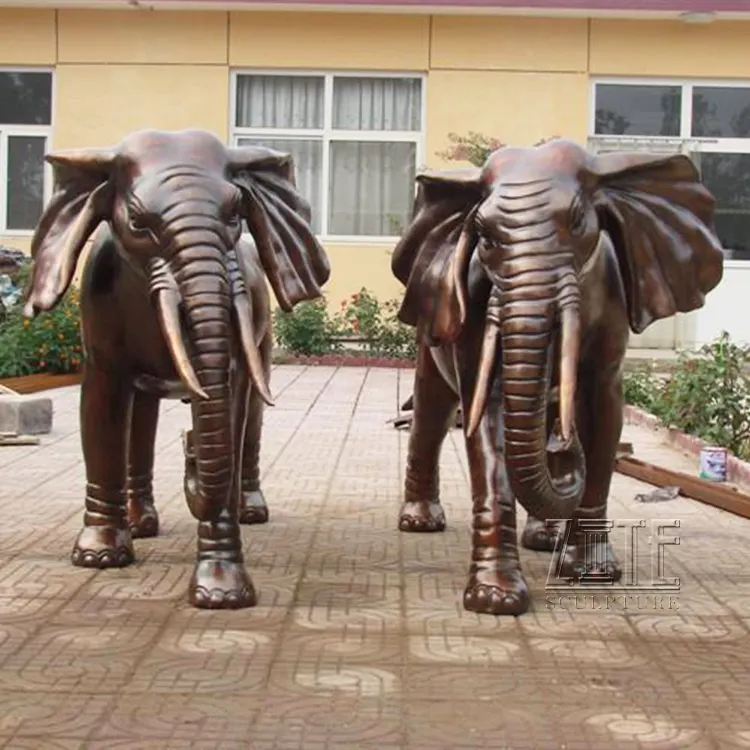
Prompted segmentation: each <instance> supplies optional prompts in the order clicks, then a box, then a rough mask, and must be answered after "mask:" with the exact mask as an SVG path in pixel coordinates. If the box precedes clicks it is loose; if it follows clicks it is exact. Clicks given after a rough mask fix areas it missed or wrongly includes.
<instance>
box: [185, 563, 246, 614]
mask: <svg viewBox="0 0 750 750" xmlns="http://www.w3.org/2000/svg"><path fill="white" fill-rule="evenodd" d="M188 591H189V593H188V598H189V600H190V604H192V605H193V606H194V607H198V608H199V609H245V608H246V607H254V606H255V604H256V601H257V597H256V595H255V588H254V587H253V584H252V581H251V580H250V576H249V575H248V574H247V570H246V569H245V565H244V563H242V562H230V561H227V560H199V561H198V563H197V564H196V566H195V570H194V571H193V577H192V579H191V581H190V587H189V589H188Z"/></svg>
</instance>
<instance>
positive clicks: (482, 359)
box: [466, 294, 500, 438]
mask: <svg viewBox="0 0 750 750" xmlns="http://www.w3.org/2000/svg"><path fill="white" fill-rule="evenodd" d="M498 308H499V301H498V300H497V299H496V298H495V296H494V294H493V295H492V296H491V297H490V300H489V302H488V305H487V316H486V323H485V327H484V339H483V340H482V350H481V354H480V355H479V372H478V373H477V380H476V383H475V385H474V396H473V398H472V399H471V408H470V410H469V419H468V421H467V426H466V437H467V438H470V437H472V435H474V433H475V432H476V429H477V427H479V422H480V420H481V419H482V414H483V413H484V409H485V406H486V405H487V398H488V397H489V391H490V380H491V379H492V370H493V368H494V365H495V362H496V359H497V342H498V339H499V338H500V321H499V318H498Z"/></svg>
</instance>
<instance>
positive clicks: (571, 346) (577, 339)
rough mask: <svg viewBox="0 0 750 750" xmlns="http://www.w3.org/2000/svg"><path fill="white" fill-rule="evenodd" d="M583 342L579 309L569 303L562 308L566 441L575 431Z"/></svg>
mask: <svg viewBox="0 0 750 750" xmlns="http://www.w3.org/2000/svg"><path fill="white" fill-rule="evenodd" d="M580 344H581V321H580V318H579V315H578V310H577V309H576V308H575V307H574V306H572V305H567V306H566V307H564V308H563V310H562V341H561V345H560V406H559V409H560V431H561V434H562V439H563V441H564V442H566V443H567V442H568V441H569V440H570V437H571V434H572V432H573V416H574V412H575V399H576V375H577V370H578V355H579V352H580Z"/></svg>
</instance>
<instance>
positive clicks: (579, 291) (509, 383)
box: [392, 139, 723, 615]
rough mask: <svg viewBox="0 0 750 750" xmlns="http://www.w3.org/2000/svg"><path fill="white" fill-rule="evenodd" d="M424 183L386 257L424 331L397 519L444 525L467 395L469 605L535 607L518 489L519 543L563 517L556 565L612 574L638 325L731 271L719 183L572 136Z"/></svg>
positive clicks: (407, 311) (406, 527) (685, 163)
mask: <svg viewBox="0 0 750 750" xmlns="http://www.w3.org/2000/svg"><path fill="white" fill-rule="evenodd" d="M417 182H418V193H417V197H416V201H415V206H414V215H413V218H412V221H411V223H410V225H409V226H408V227H407V229H406V230H405V232H404V235H403V237H402V239H401V240H400V242H399V243H398V245H397V247H396V249H395V251H394V255H393V260H392V268H393V272H394V274H395V276H396V277H397V278H398V279H399V280H400V281H401V282H402V283H403V284H404V285H405V287H406V292H405V297H404V301H403V304H402V306H401V310H400V312H399V316H400V318H401V320H402V321H404V322H405V323H408V324H411V325H413V326H415V327H416V329H417V335H418V337H419V350H418V355H417V372H416V377H415V386H414V420H413V426H412V431H411V435H410V441H409V449H408V460H407V469H406V480H405V496H404V502H403V505H402V508H401V513H400V518H399V527H400V528H401V530H402V531H441V530H443V529H444V528H445V514H444V512H443V509H442V506H441V504H440V500H439V478H438V462H439V454H440V449H441V446H442V443H443V441H444V439H445V435H446V433H447V431H448V429H449V427H450V425H451V423H452V421H453V416H454V413H455V410H456V408H457V407H458V405H459V404H460V405H461V407H462V411H463V415H464V432H465V438H466V448H467V453H468V459H469V467H470V475H471V489H472V499H473V542H472V547H473V550H472V564H471V569H470V575H469V581H468V584H467V587H466V590H465V593H464V606H465V607H466V608H467V609H469V610H472V611H476V612H481V613H491V614H513V615H518V614H521V613H523V612H524V611H526V609H527V608H528V606H529V594H528V588H527V585H526V582H525V580H524V576H523V573H522V571H521V567H520V563H519V555H518V544H517V532H516V512H515V499H516V498H517V499H518V501H519V502H520V503H521V505H523V506H524V508H525V509H526V510H527V511H528V514H529V518H528V521H527V526H526V529H525V531H524V535H523V543H524V544H525V546H527V547H530V548H534V549H550V539H551V537H552V536H553V535H554V532H556V530H557V529H558V528H559V527H560V525H562V522H563V520H564V521H565V524H564V528H565V529H566V531H567V532H569V535H568V536H567V544H566V546H565V551H564V554H563V556H562V559H561V560H559V561H558V563H559V567H558V569H559V570H561V571H562V574H563V575H565V576H566V577H570V578H572V579H574V580H575V579H576V578H578V579H579V580H580V577H581V575H582V574H584V573H589V574H590V573H591V572H598V573H602V574H605V575H607V576H608V577H609V580H612V581H615V580H617V579H618V578H619V576H620V575H621V571H620V567H619V563H618V561H617V560H616V558H615V556H614V554H613V552H612V549H611V546H610V543H609V539H608V535H607V527H606V523H605V519H606V513H607V496H608V493H609V487H610V482H611V477H612V473H613V470H614V462H615V454H616V450H617V445H618V442H619V438H620V433H621V430H622V407H623V398H622V366H623V359H624V356H625V351H626V348H627V344H628V337H629V331H630V330H632V331H633V332H635V333H641V332H642V331H643V330H644V329H646V328H647V327H648V326H649V325H650V324H651V323H652V322H654V321H656V320H659V319H662V318H666V317H669V316H672V315H674V314H675V313H678V312H683V313H684V312H688V311H690V310H695V309H697V308H699V307H701V306H702V305H703V304H704V297H705V295H706V294H707V293H708V292H710V291H711V290H712V289H713V288H714V287H716V285H717V284H718V283H719V281H720V280H721V278H722V273H723V253H722V248H721V245H720V242H719V240H718V238H717V236H716V232H715V228H714V206H715V201H714V198H713V196H712V195H711V194H710V193H709V192H708V190H707V189H706V188H705V187H704V186H703V185H702V184H701V183H700V180H699V177H698V173H697V170H696V169H695V167H694V166H693V164H692V162H691V161H690V160H689V159H688V157H686V156H682V155H676V156H664V155H659V156H657V155H650V154H643V153H627V154H624V153H612V154H600V155H598V156H594V155H592V154H590V153H588V152H587V151H585V150H584V149H583V148H581V147H580V146H578V145H577V144H575V143H573V142H571V141H568V140H565V139H555V140H552V141H548V142H547V143H545V144H543V145H539V146H536V147H532V148H502V149H499V150H497V151H495V152H493V153H492V154H491V155H490V156H489V157H488V159H487V161H486V162H485V164H484V166H483V167H482V168H473V169H466V170H445V171H428V172H426V173H424V174H422V175H420V176H419V177H418V178H417ZM555 519H558V520H557V521H556V520H555ZM597 524H599V531H600V533H598V535H597V539H598V541H597V542H596V544H597V545H599V546H598V548H597V549H596V550H593V552H594V553H595V554H593V555H591V553H592V550H591V549H589V550H588V552H589V554H590V555H591V556H590V557H588V558H587V557H586V554H585V552H584V544H583V541H584V538H585V537H584V531H585V530H588V531H589V532H591V531H592V530H596V527H597ZM585 527H587V529H586V528H585ZM589 539H590V537H589ZM592 560H593V561H594V562H593V563H592V562H591V561H592Z"/></svg>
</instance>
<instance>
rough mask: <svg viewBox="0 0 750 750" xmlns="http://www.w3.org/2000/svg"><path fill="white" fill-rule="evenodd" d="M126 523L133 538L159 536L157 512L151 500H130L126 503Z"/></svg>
mask: <svg viewBox="0 0 750 750" xmlns="http://www.w3.org/2000/svg"><path fill="white" fill-rule="evenodd" d="M128 525H129V526H130V534H131V536H132V537H133V539H146V538H148V537H153V536H159V514H158V513H157V512H156V507H155V506H154V501H153V500H150V499H149V500H131V501H130V502H129V503H128Z"/></svg>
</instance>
